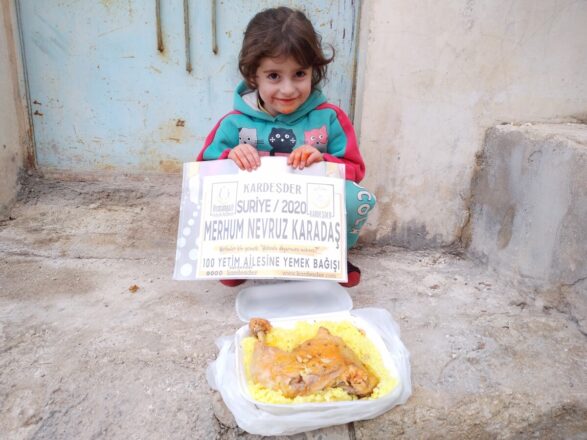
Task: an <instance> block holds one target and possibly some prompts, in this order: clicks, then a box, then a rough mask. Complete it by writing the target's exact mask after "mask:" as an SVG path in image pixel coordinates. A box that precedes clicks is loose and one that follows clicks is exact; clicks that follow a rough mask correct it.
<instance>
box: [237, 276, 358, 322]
mask: <svg viewBox="0 0 587 440" xmlns="http://www.w3.org/2000/svg"><path fill="white" fill-rule="evenodd" d="M352 308H353V300H352V299H351V297H350V295H349V294H348V293H347V291H346V290H345V289H344V288H343V287H342V286H341V285H340V284H338V283H336V282H334V281H320V280H318V281H292V282H286V283H279V284H267V285H261V286H253V287H248V288H246V289H243V290H241V291H240V292H239V293H238V295H237V297H236V313H237V315H238V317H239V318H240V319H241V321H244V322H248V321H249V320H250V319H251V318H258V317H260V318H266V319H275V318H287V317H292V316H302V315H313V314H320V313H334V312H345V311H347V312H348V311H349V310H351V309H352Z"/></svg>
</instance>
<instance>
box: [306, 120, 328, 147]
mask: <svg viewBox="0 0 587 440" xmlns="http://www.w3.org/2000/svg"><path fill="white" fill-rule="evenodd" d="M304 144H306V145H312V146H314V147H316V149H318V151H320V152H321V153H325V152H326V146H327V145H328V132H327V131H326V125H323V126H322V127H320V128H314V129H313V130H308V131H305V132H304Z"/></svg>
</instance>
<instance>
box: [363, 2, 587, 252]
mask: <svg viewBox="0 0 587 440" xmlns="http://www.w3.org/2000/svg"><path fill="white" fill-rule="evenodd" d="M585 23H587V2H576V1H572V0H550V1H547V2H536V1H534V0H520V1H516V2H511V1H506V0H495V1H491V2H481V1H475V0H467V1H465V0H462V1H460V0H452V1H448V2H429V1H424V0H372V1H366V2H364V4H363V11H362V19H361V43H360V46H359V54H360V56H359V82H358V91H357V110H356V114H355V122H356V124H357V126H358V129H359V133H360V134H359V136H360V137H359V139H360V144H361V151H362V153H363V155H364V157H365V161H366V163H367V177H366V179H365V180H364V181H363V184H364V185H365V186H366V187H368V188H370V189H371V190H373V191H374V192H375V194H376V196H377V199H378V208H377V209H375V211H374V212H373V213H372V214H371V216H370V218H369V221H368V223H367V225H366V226H365V229H364V231H365V232H364V233H363V237H362V238H363V241H366V242H378V243H382V244H388V243H389V244H394V245H399V246H405V247H408V248H412V249H415V248H423V247H429V246H443V245H448V244H451V243H453V242H455V241H457V240H459V239H460V236H461V232H462V230H463V227H464V226H465V225H466V224H467V223H468V222H469V217H470V215H469V200H470V191H471V179H472V176H473V174H474V172H475V164H476V155H477V154H478V153H479V152H480V151H481V149H482V143H483V139H484V136H485V131H486V130H487V129H488V128H489V127H491V126H494V125H496V124H499V123H502V122H513V123H520V122H573V121H575V122H576V121H585V120H586V119H587V81H585V78H587V57H586V56H584V54H585V53H587V26H585Z"/></svg>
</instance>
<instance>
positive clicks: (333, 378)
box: [249, 318, 379, 398]
mask: <svg viewBox="0 0 587 440" xmlns="http://www.w3.org/2000/svg"><path fill="white" fill-rule="evenodd" d="M249 330H250V332H251V334H252V335H254V336H255V337H256V338H257V339H258V341H257V342H256V344H255V348H254V349H253V357H252V360H251V366H250V372H251V376H252V379H253V381H255V382H257V383H259V384H261V385H263V386H265V387H267V388H270V389H272V390H278V391H281V392H282V393H283V395H284V396H286V397H289V398H293V397H296V396H305V395H308V394H312V393H315V392H318V391H321V390H324V389H327V388H335V387H340V388H343V389H344V390H345V391H346V392H347V393H349V394H351V395H355V396H358V397H366V396H369V395H370V394H371V393H372V392H373V388H375V387H376V386H377V384H378V383H379V380H378V379H377V377H375V376H374V375H373V374H372V373H371V372H370V371H369V370H368V369H367V367H365V365H363V363H362V362H361V361H360V360H359V358H358V357H357V355H355V353H354V352H353V351H352V350H351V349H350V348H349V347H347V346H346V344H345V343H344V341H343V340H342V339H341V338H339V337H338V336H334V335H332V334H330V332H329V331H328V330H327V329H325V328H324V327H320V328H319V329H318V333H317V334H316V336H314V337H313V338H311V339H308V340H307V341H305V342H303V343H302V344H300V345H298V346H297V347H296V348H295V349H293V350H292V351H291V352H289V351H284V350H280V349H279V348H275V347H270V346H268V345H266V344H265V335H266V334H267V333H268V332H269V331H270V330H271V324H270V323H269V321H267V320H266V319H263V318H253V319H251V321H250V322H249Z"/></svg>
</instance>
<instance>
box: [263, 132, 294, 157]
mask: <svg viewBox="0 0 587 440" xmlns="http://www.w3.org/2000/svg"><path fill="white" fill-rule="evenodd" d="M296 140H297V139H296V135H295V134H294V132H293V130H292V129H291V128H277V127H273V128H272V129H271V133H269V145H271V147H273V149H272V150H271V156H275V155H276V154H289V153H291V152H292V151H293V148H294V147H295V146H296Z"/></svg>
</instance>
